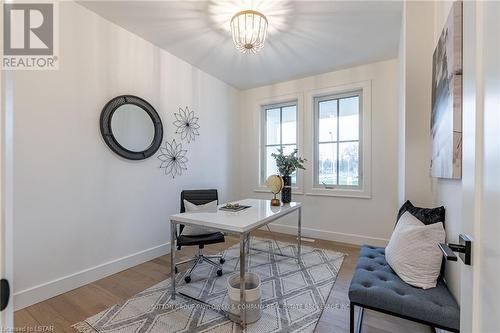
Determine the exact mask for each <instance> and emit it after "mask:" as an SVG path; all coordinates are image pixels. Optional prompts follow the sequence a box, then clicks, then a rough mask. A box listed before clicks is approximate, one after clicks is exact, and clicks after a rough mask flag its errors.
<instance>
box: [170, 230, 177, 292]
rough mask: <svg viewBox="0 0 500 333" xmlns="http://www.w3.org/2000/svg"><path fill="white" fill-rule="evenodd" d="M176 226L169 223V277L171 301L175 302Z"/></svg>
mask: <svg viewBox="0 0 500 333" xmlns="http://www.w3.org/2000/svg"><path fill="white" fill-rule="evenodd" d="M176 228H177V227H176V224H175V223H173V222H172V221H170V276H171V281H172V299H173V300H175V238H176V236H177V232H176V231H177V230H176Z"/></svg>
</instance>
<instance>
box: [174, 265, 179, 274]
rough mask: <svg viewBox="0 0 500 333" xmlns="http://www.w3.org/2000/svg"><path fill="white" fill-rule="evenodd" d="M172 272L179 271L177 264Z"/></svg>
mask: <svg viewBox="0 0 500 333" xmlns="http://www.w3.org/2000/svg"><path fill="white" fill-rule="evenodd" d="M174 272H175V274H177V273H179V269H178V268H177V266H176V267H175V268H174Z"/></svg>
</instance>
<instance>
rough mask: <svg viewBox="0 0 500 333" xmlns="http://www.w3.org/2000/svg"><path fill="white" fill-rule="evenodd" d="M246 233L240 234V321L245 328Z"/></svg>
mask: <svg viewBox="0 0 500 333" xmlns="http://www.w3.org/2000/svg"><path fill="white" fill-rule="evenodd" d="M246 240H247V238H246V234H241V236H240V323H241V328H242V329H243V330H245V325H246V309H245V269H246V267H245V263H246V262H245V260H246V259H245V253H246V251H245V250H246V249H245V247H246V244H245V243H246V242H245V241H246Z"/></svg>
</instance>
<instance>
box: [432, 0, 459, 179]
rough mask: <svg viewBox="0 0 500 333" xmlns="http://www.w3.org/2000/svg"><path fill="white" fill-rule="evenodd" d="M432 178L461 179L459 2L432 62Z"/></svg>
mask: <svg viewBox="0 0 500 333" xmlns="http://www.w3.org/2000/svg"><path fill="white" fill-rule="evenodd" d="M431 135H432V160H431V175H432V176H433V177H437V178H450V179H460V178H461V177H462V2H460V1H457V2H455V3H454V4H453V7H452V9H451V11H450V15H449V16H448V19H447V21H446V24H445V26H444V28H443V31H442V32H441V35H440V37H439V41H438V43H437V45H436V49H435V50H434V55H433V62H432V113H431Z"/></svg>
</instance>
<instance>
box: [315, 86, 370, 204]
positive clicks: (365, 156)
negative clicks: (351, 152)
mask: <svg viewBox="0 0 500 333" xmlns="http://www.w3.org/2000/svg"><path fill="white" fill-rule="evenodd" d="M355 92H359V93H360V97H361V98H360V100H361V105H360V109H361V110H360V131H359V142H360V143H359V145H360V157H361V158H360V178H361V181H360V183H361V184H360V186H359V187H354V188H353V187H352V186H342V185H340V186H339V185H335V186H333V188H325V187H323V186H321V187H320V186H317V185H315V177H316V169H317V163H318V162H317V161H316V160H315V158H316V156H317V151H316V149H317V142H318V141H317V136H316V135H317V129H316V126H317V125H316V123H317V122H316V112H315V111H316V110H315V108H316V105H315V104H316V103H315V101H316V100H317V98H321V97H326V96H333V95H335V96H340V95H342V94H347V95H349V94H353V93H355ZM305 98H306V100H307V105H306V107H307V110H306V113H307V114H308V115H309V117H308V118H307V119H308V122H309V123H308V124H307V126H308V128H309V132H310V136H311V142H310V145H309V147H308V149H309V154H308V156H309V157H310V161H311V163H309V166H310V168H312V171H311V172H310V174H309V175H308V177H307V178H306V184H305V189H306V190H305V192H306V193H305V194H306V195H312V196H315V195H318V196H339V197H352V198H364V199H370V198H371V80H368V81H362V82H356V83H352V84H346V85H341V86H336V87H330V88H325V89H318V90H311V91H309V92H307V93H306V96H305Z"/></svg>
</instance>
